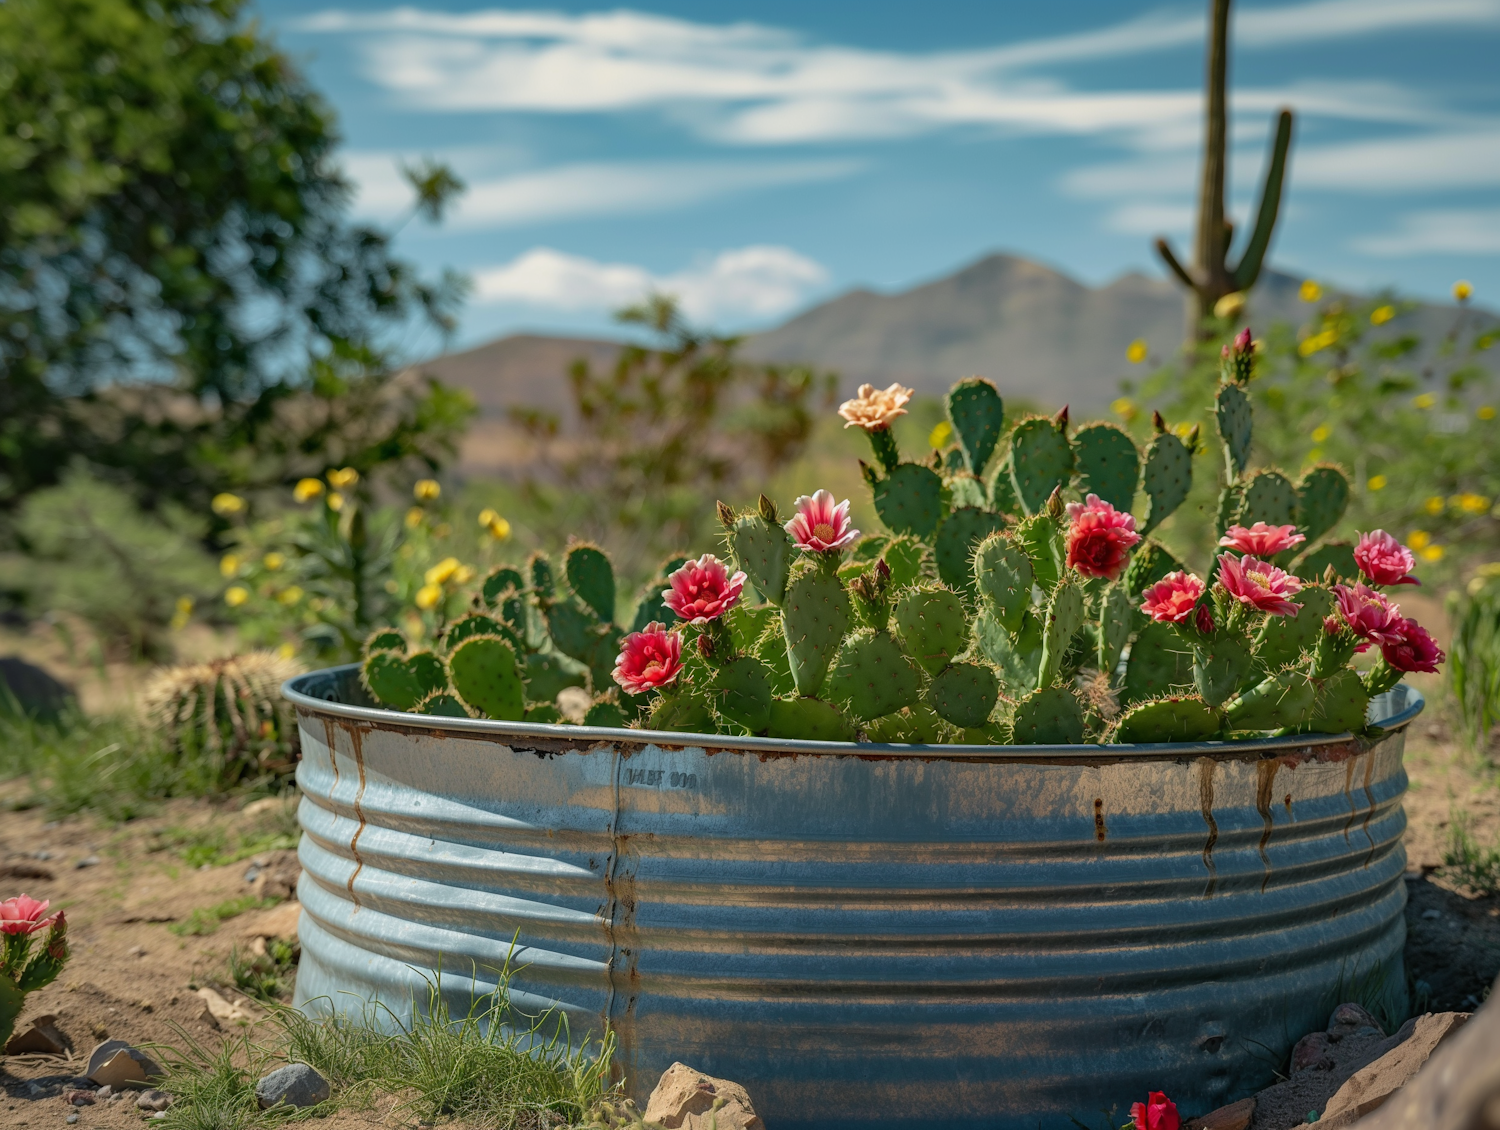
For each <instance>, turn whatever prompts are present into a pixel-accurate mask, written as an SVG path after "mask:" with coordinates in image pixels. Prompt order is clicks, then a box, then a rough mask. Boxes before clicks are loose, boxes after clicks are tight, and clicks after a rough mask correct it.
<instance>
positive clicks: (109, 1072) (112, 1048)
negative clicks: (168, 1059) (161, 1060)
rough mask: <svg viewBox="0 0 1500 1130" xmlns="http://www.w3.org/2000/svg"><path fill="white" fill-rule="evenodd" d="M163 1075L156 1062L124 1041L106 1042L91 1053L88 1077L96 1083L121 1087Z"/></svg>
mask: <svg viewBox="0 0 1500 1130" xmlns="http://www.w3.org/2000/svg"><path fill="white" fill-rule="evenodd" d="M163 1074H165V1072H164V1071H162V1069H161V1067H160V1066H159V1065H158V1064H157V1063H156V1061H155V1060H153V1059H152V1058H151V1057H150V1056H148V1055H147V1054H146V1053H145V1052H143V1051H141V1050H139V1049H138V1048H133V1047H131V1046H130V1045H129V1044H127V1043H126V1042H125V1041H124V1040H105V1041H104V1042H103V1043H102V1044H100V1045H99V1046H98V1047H96V1048H95V1049H94V1050H93V1051H91V1052H90V1053H89V1067H88V1077H89V1078H90V1079H91V1080H92V1081H93V1082H95V1083H101V1084H108V1085H109V1086H111V1087H119V1086H120V1085H121V1084H122V1083H132V1082H134V1083H144V1082H146V1081H147V1080H148V1079H151V1078H153V1077H155V1076H157V1075H163Z"/></svg>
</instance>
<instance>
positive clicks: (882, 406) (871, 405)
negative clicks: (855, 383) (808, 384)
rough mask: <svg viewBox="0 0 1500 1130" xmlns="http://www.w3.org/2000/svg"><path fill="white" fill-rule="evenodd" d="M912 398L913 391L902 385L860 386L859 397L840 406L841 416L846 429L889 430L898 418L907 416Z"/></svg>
mask: <svg viewBox="0 0 1500 1130" xmlns="http://www.w3.org/2000/svg"><path fill="white" fill-rule="evenodd" d="M911 398H912V390H911V389H909V388H907V387H906V386H905V385H902V384H892V385H891V386H890V387H889V388H883V389H879V388H876V387H875V386H874V385H860V386H859V395H858V396H856V397H855V398H854V399H853V400H846V401H844V403H842V404H840V405H839V415H840V416H842V417H843V418H844V427H846V428H855V427H859V428H864V430H865V431H867V432H873V431H878V430H879V429H881V428H888V427H890V425H891V421H892V420H894V419H895V418H896V417H897V416H905V415H906V405H907V403H908V402H909V401H910V400H911Z"/></svg>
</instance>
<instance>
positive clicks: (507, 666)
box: [448, 636, 526, 721]
mask: <svg viewBox="0 0 1500 1130" xmlns="http://www.w3.org/2000/svg"><path fill="white" fill-rule="evenodd" d="M448 672H449V674H450V676H451V677H452V679H453V689H454V691H455V692H457V694H458V697H459V699H460V700H461V701H462V702H463V704H464V705H465V706H467V707H468V708H469V709H470V710H472V711H474V712H475V713H476V714H478V715H479V716H480V717H482V718H506V719H510V720H512V721H515V720H518V719H520V718H521V717H522V716H524V715H525V713H526V695H525V686H524V684H523V683H522V681H521V672H520V671H519V670H518V669H517V667H516V653H515V651H514V650H513V649H512V648H511V646H510V644H508V643H506V642H505V641H504V640H503V639H501V638H500V637H498V636H470V637H469V638H468V639H466V640H464V642H463V643H461V644H459V645H458V646H457V647H456V648H454V649H453V651H452V653H451V654H450V655H449V656H448Z"/></svg>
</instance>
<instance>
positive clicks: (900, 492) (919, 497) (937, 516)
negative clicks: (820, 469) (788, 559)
mask: <svg viewBox="0 0 1500 1130" xmlns="http://www.w3.org/2000/svg"><path fill="white" fill-rule="evenodd" d="M874 494H875V512H876V513H877V514H879V515H880V520H881V521H882V522H884V523H885V524H886V525H887V526H888V527H889V528H890V529H891V530H893V531H895V532H896V533H898V534H915V535H916V536H917V537H919V538H927V537H931V536H932V532H933V531H934V530H936V529H937V527H938V523H939V522H940V521H942V519H943V480H942V479H941V478H939V477H938V474H937V472H936V471H934V470H933V469H932V468H931V467H924V466H922V465H921V464H920V463H900V464H897V466H896V467H895V469H894V470H892V471H891V473H890V474H889V475H887V476H886V477H885V478H883V479H881V480H880V481H879V482H877V483H876V484H875V486H874ZM745 571H746V572H747V573H748V572H749V570H748V569H746V570H745Z"/></svg>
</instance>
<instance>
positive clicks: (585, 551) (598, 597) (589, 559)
mask: <svg viewBox="0 0 1500 1130" xmlns="http://www.w3.org/2000/svg"><path fill="white" fill-rule="evenodd" d="M563 571H564V572H566V573H567V575H568V587H569V588H571V589H572V590H573V592H574V593H575V594H577V596H578V599H579V600H581V601H583V603H584V604H586V605H588V606H589V607H590V608H592V609H593V610H594V615H595V616H597V617H599V619H600V620H602V621H604V622H605V623H610V622H611V621H613V620H614V618H615V570H614V566H612V565H611V564H610V563H609V558H608V557H606V556H604V551H603V550H601V549H600V548H599V547H598V546H596V545H588V544H578V545H573V546H570V547H569V548H568V552H567V554H566V555H565V556H564V557H563Z"/></svg>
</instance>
